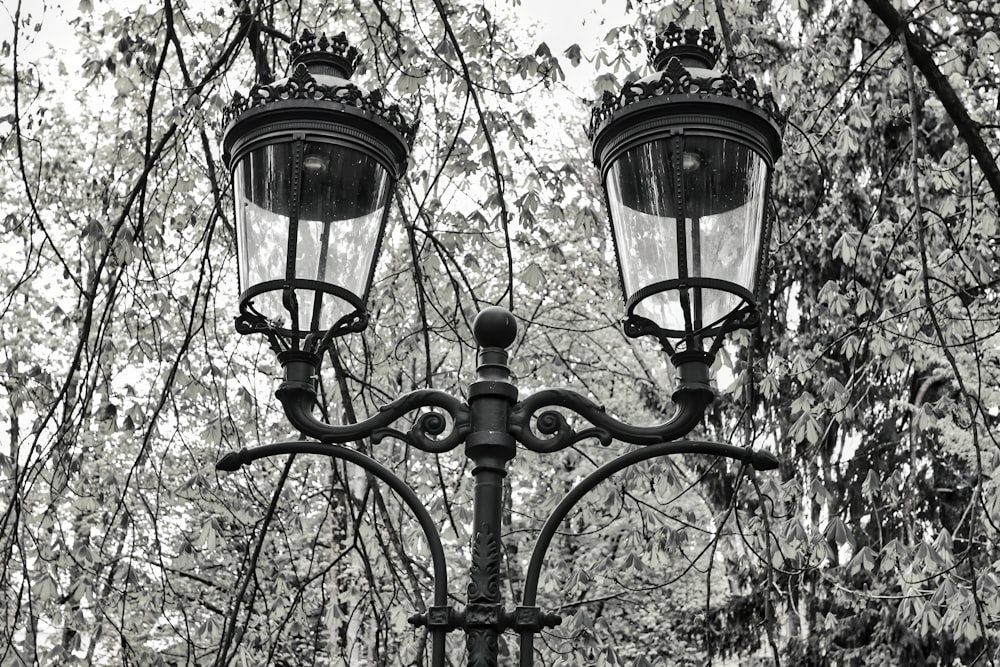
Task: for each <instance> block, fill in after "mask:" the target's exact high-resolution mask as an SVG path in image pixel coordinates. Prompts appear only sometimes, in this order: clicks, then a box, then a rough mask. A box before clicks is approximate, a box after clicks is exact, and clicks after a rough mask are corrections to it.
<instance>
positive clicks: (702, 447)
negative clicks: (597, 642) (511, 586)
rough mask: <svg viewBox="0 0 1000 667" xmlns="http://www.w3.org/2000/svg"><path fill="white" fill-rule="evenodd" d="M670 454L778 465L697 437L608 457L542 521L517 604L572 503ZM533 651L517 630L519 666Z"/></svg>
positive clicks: (528, 601) (527, 635) (529, 602)
mask: <svg viewBox="0 0 1000 667" xmlns="http://www.w3.org/2000/svg"><path fill="white" fill-rule="evenodd" d="M673 454H708V455H715V456H725V457H728V458H731V459H736V460H738V461H742V462H743V463H745V464H749V465H751V466H753V468H754V469H755V470H773V469H775V468H777V467H778V459H776V458H775V457H774V456H773V455H772V454H770V453H768V452H763V451H759V450H753V449H749V448H746V447H736V446H735V445H726V444H723V443H721V442H705V441H697V440H679V441H677V442H663V443H660V444H656V445H650V446H649V447H644V448H642V449H634V450H632V451H630V452H628V453H626V454H622V455H621V456H619V457H617V458H615V459H612V460H611V461H609V462H608V463H605V464H604V465H603V466H601V467H600V468H598V469H597V470H595V471H594V472H592V473H590V474H589V475H587V477H585V478H584V479H583V481H581V482H580V483H579V484H577V485H576V486H575V487H573V488H572V490H570V492H569V493H568V494H566V497H565V498H563V499H562V501H561V502H560V503H559V504H558V505H557V506H556V508H555V510H553V512H552V514H550V515H549V518H548V519H546V520H545V523H544V524H543V525H542V529H541V531H540V532H539V533H538V538H537V539H536V540H535V546H534V548H533V549H532V551H531V560H530V561H529V562H528V570H527V572H526V573H525V578H524V597H523V598H522V602H521V605H522V606H524V607H533V606H534V605H535V598H536V597H537V595H538V579H539V577H540V575H541V570H542V563H543V562H544V560H545V553H546V551H548V548H549V544H550V543H551V542H552V538H553V537H554V536H555V534H556V530H558V528H559V524H561V523H562V521H563V519H565V518H566V516H567V515H568V514H569V512H570V510H572V509H573V508H574V507H575V506H576V504H577V503H578V502H579V501H580V499H581V498H583V496H584V495H586V494H587V493H588V492H589V491H591V490H592V489H593V488H594V487H595V486H597V485H598V484H600V483H601V482H603V481H604V480H606V479H608V478H610V477H611V476H612V475H614V474H615V473H617V472H620V471H622V470H624V469H625V468H628V467H629V466H631V465H634V464H636V463H640V462H642V461H647V460H649V459H652V458H656V457H659V456H671V455H673ZM533 651H534V634H533V633H532V632H522V633H521V652H520V655H521V665H522V667H530V665H531V664H532V656H533Z"/></svg>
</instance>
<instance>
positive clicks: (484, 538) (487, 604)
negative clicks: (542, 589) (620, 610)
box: [464, 307, 517, 667]
mask: <svg viewBox="0 0 1000 667" xmlns="http://www.w3.org/2000/svg"><path fill="white" fill-rule="evenodd" d="M472 329H473V334H474V335H475V337H476V342H477V343H478V344H479V366H478V368H477V378H476V381H475V382H474V383H472V385H471V386H470V387H469V410H470V418H471V425H472V428H471V432H470V433H469V435H468V436H467V437H466V440H465V455H466V456H468V457H469V459H470V460H471V461H472V465H473V468H472V474H473V477H474V479H475V489H474V495H473V509H472V515H473V519H472V520H473V530H472V534H473V537H472V565H471V568H470V570H469V588H468V602H467V604H466V608H465V619H464V620H465V623H464V625H465V632H466V649H467V654H468V659H469V660H468V664H469V665H470V666H472V665H475V666H477V667H479V666H482V667H495V665H496V664H497V655H498V653H499V639H498V638H499V635H500V633H501V632H503V628H504V625H505V615H504V608H503V602H502V595H501V590H500V558H501V542H500V530H501V513H502V508H503V478H504V477H505V476H506V474H507V462H508V461H510V460H511V459H513V458H514V456H515V454H516V444H515V441H514V437H513V436H512V435H511V434H510V429H509V421H510V411H511V407H512V406H513V404H514V402H515V401H516V400H517V387H515V386H514V384H513V383H512V382H511V381H510V368H508V366H507V349H506V348H508V347H509V346H510V345H511V343H513V342H514V338H515V336H516V335H517V324H516V322H515V320H514V317H513V315H511V313H510V312H509V311H507V310H505V309H503V308H499V307H492V308H486V309H485V310H483V311H482V312H481V313H480V314H479V315H478V316H477V317H476V320H475V322H474V323H473V325H472Z"/></svg>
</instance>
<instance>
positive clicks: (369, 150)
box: [222, 30, 417, 349]
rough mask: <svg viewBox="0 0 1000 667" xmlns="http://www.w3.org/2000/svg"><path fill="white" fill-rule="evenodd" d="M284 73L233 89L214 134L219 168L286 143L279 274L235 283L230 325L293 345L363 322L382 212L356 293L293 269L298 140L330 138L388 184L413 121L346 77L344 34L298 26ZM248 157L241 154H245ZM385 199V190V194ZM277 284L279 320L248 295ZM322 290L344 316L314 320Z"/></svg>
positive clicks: (349, 62) (396, 173)
mask: <svg viewBox="0 0 1000 667" xmlns="http://www.w3.org/2000/svg"><path fill="white" fill-rule="evenodd" d="M290 51H291V54H292V62H291V74H290V76H288V77H287V78H285V79H281V80H279V81H276V82H274V83H270V84H258V85H255V86H254V87H253V88H252V89H251V90H250V93H249V96H248V97H243V96H241V95H240V94H239V93H237V94H235V95H234V97H233V101H232V103H231V104H230V105H229V106H228V107H226V109H225V110H224V112H223V124H224V125H225V129H224V131H223V136H222V153H223V160H224V162H225V163H226V165H227V168H229V169H231V170H236V169H238V168H240V167H239V165H240V163H241V161H242V160H243V159H244V158H245V157H247V156H249V155H251V154H252V153H254V151H258V150H262V149H265V148H274V147H280V146H291V147H292V150H293V156H292V160H291V165H290V166H291V169H292V172H291V179H290V187H289V189H290V192H291V201H290V202H288V204H289V206H288V218H289V220H288V230H287V238H286V243H285V245H286V247H285V248H284V252H285V257H286V267H285V271H284V274H285V275H284V277H283V279H280V280H279V279H277V278H278V276H273V278H275V279H273V280H267V281H262V282H259V283H255V284H252V285H242V286H241V288H242V293H241V294H240V316H239V318H237V326H236V329H237V331H238V332H240V333H243V334H247V333H262V334H264V335H266V336H268V337H269V339H272V346H277V347H279V348H289V349H299V348H300V339H301V338H303V337H305V336H309V335H315V334H330V335H331V336H338V335H343V334H346V333H350V332H354V331H359V330H363V329H364V327H365V326H366V324H367V322H368V315H367V313H366V312H365V303H366V302H367V298H368V292H369V290H370V289H371V282H372V279H373V277H374V272H375V266H376V263H377V259H378V256H379V250H380V246H381V243H382V238H383V234H384V227H385V223H386V219H387V217H388V211H389V206H388V204H386V206H385V207H384V209H385V210H384V211H383V213H382V219H381V221H380V223H379V227H378V233H377V235H376V237H375V238H374V239H373V241H374V253H373V255H372V257H373V261H372V262H371V266H370V267H369V268H368V275H367V276H365V278H366V281H365V283H364V287H363V289H362V293H359V294H352V293H351V292H349V291H347V290H345V289H343V288H342V287H341V286H339V285H336V284H333V283H332V282H331V283H325V282H318V281H315V280H309V279H308V278H303V277H301V276H298V275H297V270H298V269H297V267H296V262H297V261H298V260H297V253H296V244H297V243H298V226H299V213H300V210H299V209H300V201H299V200H300V197H301V192H300V191H301V187H302V183H303V178H302V167H303V160H304V154H303V146H304V145H305V143H306V142H311V143H322V144H325V145H329V146H336V147H337V148H338V150H347V151H353V152H356V153H358V154H360V155H363V156H365V157H366V158H368V159H371V160H373V161H374V162H376V163H378V165H380V166H381V168H382V169H384V170H385V173H386V174H387V175H388V178H389V179H390V185H389V188H390V190H391V188H394V187H395V183H396V181H397V180H398V179H399V178H400V177H401V176H402V174H403V172H404V171H405V169H406V165H407V156H408V154H409V151H410V148H411V147H412V144H413V138H414V136H415V134H416V130H417V124H416V123H410V122H409V121H407V120H406V118H405V117H404V116H403V114H402V112H401V111H400V109H399V107H398V106H397V105H394V104H386V102H385V100H384V98H383V96H382V93H380V92H379V91H372V92H370V93H366V92H364V91H362V90H361V89H360V88H358V87H357V86H356V85H354V84H353V83H351V82H349V81H347V80H346V78H347V77H349V76H350V75H351V73H353V71H354V67H355V65H356V64H357V61H358V59H359V57H360V56H359V54H358V52H357V50H356V49H354V48H353V47H350V46H349V45H348V44H347V39H346V37H345V36H344V35H342V34H341V35H338V36H336V37H334V38H333V40H327V38H326V36H325V35H324V36H322V37H320V38H319V40H317V39H316V36H315V35H314V34H313V33H311V32H309V31H308V30H306V31H304V32H303V34H302V37H301V38H300V39H299V40H298V41H296V42H293V43H292V46H291V47H290ZM248 159H249V158H248ZM389 199H391V196H389V197H387V199H386V201H387V202H388V200H389ZM296 290H302V291H305V292H313V293H314V294H315V295H316V297H315V299H316V300H315V302H314V308H315V312H314V314H313V316H311V317H310V318H309V321H310V322H311V323H312V326H310V327H309V329H308V330H305V331H303V330H301V329H300V327H299V325H298V317H297V311H298V304H297V303H296V297H295V294H296ZM278 291H283V292H282V293H283V297H284V298H283V302H284V306H285V309H286V310H287V311H288V312H289V313H292V315H293V316H292V318H291V322H292V323H291V325H290V326H285V325H284V323H283V322H282V321H281V320H280V318H279V317H278V316H277V314H276V313H267V312H264V313H262V312H260V310H262V309H260V308H259V307H255V306H254V303H253V300H254V298H255V297H260V296H261V295H262V294H265V293H272V292H278ZM327 295H330V296H333V297H336V298H338V299H341V300H343V301H344V302H346V303H347V304H349V305H350V306H351V307H353V308H354V309H355V310H354V312H353V313H349V314H348V315H347V316H346V318H345V319H346V320H348V321H347V322H346V323H344V322H338V323H337V325H335V326H330V324H329V323H326V322H319V321H318V319H317V318H318V313H319V308H320V305H319V304H320V303H322V299H323V298H324V297H326V296H327Z"/></svg>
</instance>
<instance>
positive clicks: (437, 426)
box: [276, 364, 471, 454]
mask: <svg viewBox="0 0 1000 667" xmlns="http://www.w3.org/2000/svg"><path fill="white" fill-rule="evenodd" d="M290 365H291V364H289V366H290ZM300 365H302V366H303V368H301V369H298V371H297V372H298V373H302V372H303V370H304V372H305V373H312V372H315V371H314V370H309V369H310V368H314V366H309V365H306V364H300ZM289 366H286V378H285V382H284V383H282V385H281V387H279V388H278V391H277V392H276V395H277V397H278V400H280V401H281V404H282V406H283V407H284V409H285V416H287V417H288V420H289V421H290V422H291V423H292V424H293V425H294V426H295V427H296V428H297V429H299V430H300V431H301V432H302V433H303V434H305V435H308V436H309V437H311V438H316V439H317V440H320V441H322V442H326V443H343V442H351V441H353V440H358V439H360V438H367V437H371V439H372V441H373V442H380V441H381V440H383V439H385V438H390V437H391V438H397V439H399V440H402V441H403V442H406V443H408V444H410V445H412V446H414V447H416V448H417V449H420V450H422V451H425V452H430V453H432V454H440V453H443V452H447V451H451V450H452V449H454V448H455V447H457V446H458V445H459V444H461V443H462V442H464V441H465V438H466V436H468V434H469V431H470V430H471V420H470V417H469V406H468V405H466V404H465V403H463V402H462V401H461V400H459V399H457V398H455V397H454V396H452V395H451V394H448V393H445V392H443V391H439V390H437V389H418V390H416V391H411V392H409V393H407V394H404V395H402V396H400V397H399V398H398V399H396V400H395V401H393V402H392V403H389V404H388V405H384V406H382V407H381V408H379V411H378V413H377V414H375V415H372V416H371V417H369V418H368V419H365V420H363V421H360V422H358V423H356V424H339V425H333V424H327V423H326V422H323V421H320V420H319V419H317V418H316V417H315V416H314V415H313V414H312V406H313V404H314V403H315V401H316V389H315V386H314V385H313V380H312V379H311V378H309V379H306V380H303V379H292V378H290V376H289V370H288V368H289ZM422 408H432V409H433V408H436V409H438V410H443V411H444V412H447V413H448V415H450V416H451V420H452V429H451V432H450V433H449V434H448V435H447V436H445V437H444V438H438V437H437V436H440V435H441V434H442V433H444V431H445V429H446V428H447V420H446V419H445V417H444V415H442V414H441V413H440V412H427V413H425V414H423V415H420V416H419V417H417V419H416V420H415V422H414V424H413V426H412V427H411V428H410V429H409V430H408V431H405V432H404V431H400V430H397V429H394V428H391V425H392V423H393V422H395V421H396V420H398V419H400V418H401V417H403V416H404V415H406V414H407V413H409V412H414V411H416V410H420V409H422Z"/></svg>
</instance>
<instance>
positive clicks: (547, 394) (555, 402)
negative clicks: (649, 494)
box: [510, 383, 715, 453]
mask: <svg viewBox="0 0 1000 667" xmlns="http://www.w3.org/2000/svg"><path fill="white" fill-rule="evenodd" d="M714 396H715V394H714V392H713V391H712V389H711V388H710V387H709V386H708V385H707V384H705V385H702V384H697V386H695V385H694V384H693V383H692V384H690V385H688V386H685V385H684V384H682V385H681V386H680V387H679V388H678V389H677V391H675V392H674V396H673V399H674V403H676V404H677V406H678V408H677V412H676V413H674V416H673V417H671V418H670V420H669V421H667V422H665V423H663V424H659V425H657V426H632V425H630V424H626V423H625V422H622V421H619V420H617V419H615V418H614V417H612V416H610V415H609V414H608V413H607V412H606V411H605V409H604V406H602V405H598V404H597V403H594V402H593V401H591V400H590V399H589V398H587V397H585V396H583V395H581V394H578V393H577V392H575V391H571V390H569V389H545V390H542V391H539V392H537V393H535V394H532V395H531V396H528V397H527V398H525V399H524V400H523V401H521V402H520V403H518V404H517V405H516V406H514V409H513V411H512V412H511V415H510V422H511V426H510V431H511V433H512V434H513V435H514V437H515V438H517V440H518V441H519V442H521V444H523V445H524V446H525V447H527V448H528V449H530V450H532V451H534V452H542V453H548V452H555V451H558V450H560V449H565V448H566V447H570V446H571V445H574V444H576V443H578V442H580V441H581V440H585V439H586V438H597V439H598V440H600V442H601V444H602V445H609V444H611V440H612V439H613V438H617V439H618V440H621V441H623V442H630V443H632V444H634V445H653V444H656V443H658V442H664V441H669V440H676V439H677V438H682V437H684V436H685V435H687V434H688V433H690V432H691V429H693V428H694V427H695V426H697V425H698V423H699V422H700V421H701V418H702V415H704V414H705V408H707V407H708V406H709V405H711V403H712V400H713V398H714ZM546 407H561V408H566V409H568V410H572V411H573V412H575V413H577V414H578V415H580V416H581V417H583V418H584V419H586V420H587V421H589V422H590V423H591V424H593V425H594V428H588V429H585V430H583V431H579V432H578V431H576V430H574V429H573V427H572V426H570V424H569V422H568V421H566V417H565V416H563V415H562V414H561V413H559V412H556V411H554V410H547V411H545V412H543V413H542V414H540V415H538V419H537V421H536V422H535V425H536V428H537V429H538V432H539V433H542V434H543V435H548V436H552V437H549V438H541V437H539V436H537V435H535V433H533V432H532V430H531V418H532V417H533V416H534V414H535V413H536V412H538V411H539V410H541V409H542V408H546Z"/></svg>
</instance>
